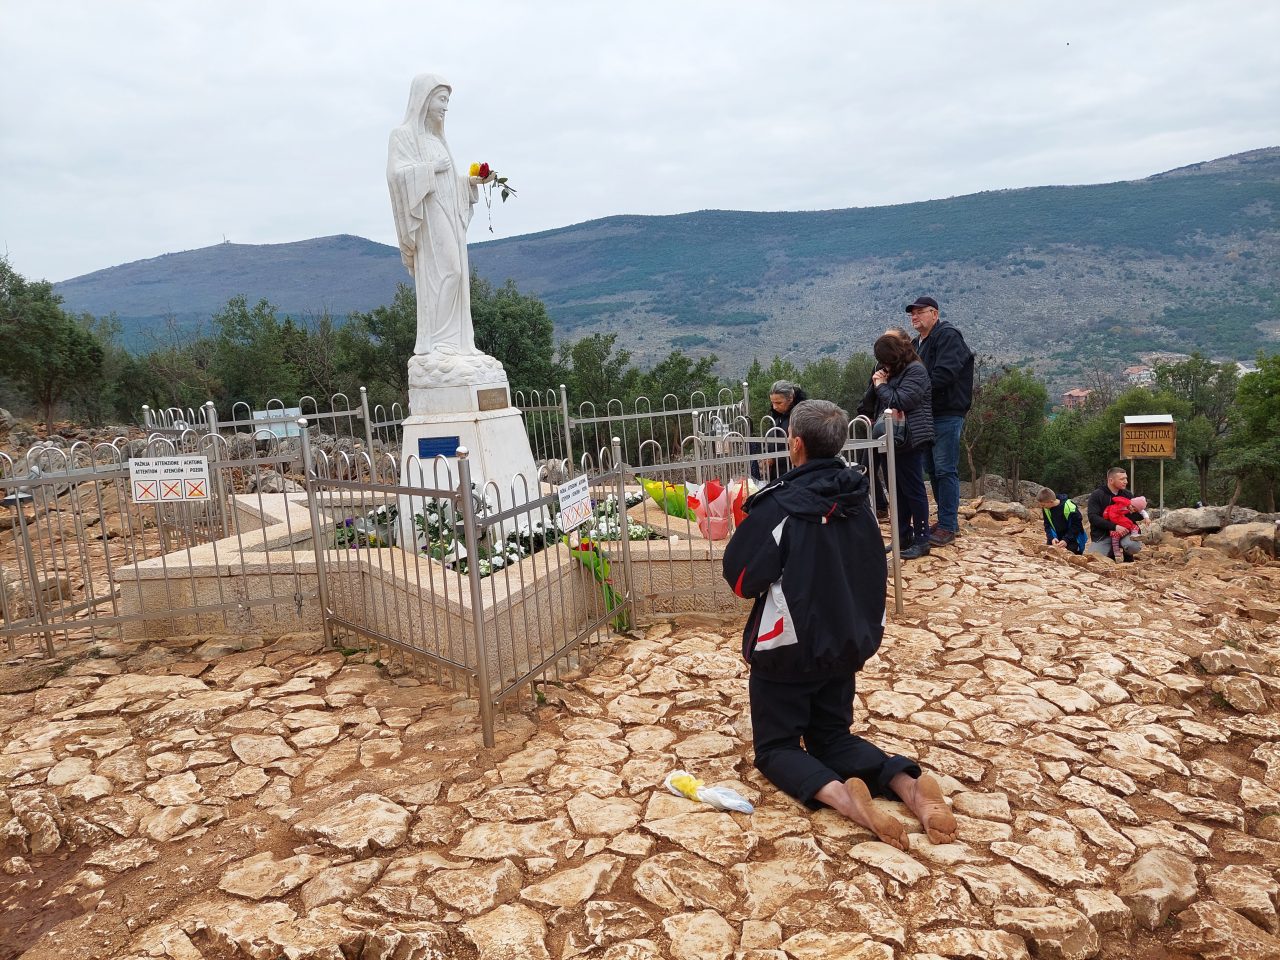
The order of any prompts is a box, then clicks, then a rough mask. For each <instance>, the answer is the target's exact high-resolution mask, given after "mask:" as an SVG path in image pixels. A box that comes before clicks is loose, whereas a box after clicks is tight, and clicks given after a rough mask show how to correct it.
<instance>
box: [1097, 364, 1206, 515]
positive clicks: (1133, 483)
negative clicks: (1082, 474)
mask: <svg viewBox="0 0 1280 960" xmlns="http://www.w3.org/2000/svg"><path fill="white" fill-rule="evenodd" d="M1152 413H1168V414H1172V416H1173V418H1174V420H1175V421H1177V422H1179V423H1182V422H1184V421H1185V420H1187V419H1188V416H1187V414H1188V405H1187V403H1186V402H1185V401H1183V400H1180V399H1178V398H1177V397H1175V396H1174V395H1173V394H1171V393H1165V392H1160V393H1152V392H1151V391H1150V390H1144V389H1142V388H1141V387H1132V388H1130V389H1128V390H1126V391H1125V392H1124V393H1122V394H1120V396H1119V397H1117V398H1116V401H1115V403H1113V404H1111V405H1110V406H1108V407H1107V408H1106V409H1105V410H1102V411H1101V412H1099V413H1098V415H1097V416H1095V417H1093V418H1092V419H1090V420H1087V421H1085V423H1084V425H1083V426H1082V428H1081V430H1080V432H1079V436H1078V440H1077V442H1078V444H1079V450H1080V453H1081V456H1082V459H1083V461H1084V463H1085V466H1086V470H1087V474H1086V477H1087V486H1088V487H1096V486H1097V485H1098V484H1099V483H1101V482H1102V479H1103V478H1104V477H1105V476H1106V472H1107V470H1108V468H1110V467H1115V466H1127V464H1122V463H1121V460H1120V425H1121V424H1122V423H1124V418H1125V417H1129V416H1139V415H1142V414H1152ZM1130 473H1131V475H1130V477H1129V481H1130V484H1129V485H1130V487H1132V488H1133V489H1134V490H1135V491H1136V492H1139V493H1145V492H1148V491H1147V490H1146V486H1147V485H1146V483H1145V481H1142V480H1140V479H1139V477H1138V476H1136V475H1134V474H1136V473H1137V469H1136V467H1135V470H1133V471H1130ZM1188 483H1189V484H1190V485H1188ZM1194 489H1195V485H1194V481H1187V480H1185V479H1184V477H1183V476H1182V475H1181V472H1180V468H1179V467H1178V466H1177V465H1175V466H1174V467H1173V469H1172V471H1170V470H1169V469H1168V467H1167V466H1166V471H1165V503H1166V505H1168V504H1181V503H1189V502H1191V501H1193V500H1195V499H1196V497H1195V496H1194V495H1193V491H1194Z"/></svg>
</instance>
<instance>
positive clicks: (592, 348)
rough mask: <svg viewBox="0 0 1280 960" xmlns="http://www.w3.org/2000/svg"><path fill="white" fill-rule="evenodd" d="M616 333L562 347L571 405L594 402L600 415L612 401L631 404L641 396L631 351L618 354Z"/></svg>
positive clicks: (638, 378)
mask: <svg viewBox="0 0 1280 960" xmlns="http://www.w3.org/2000/svg"><path fill="white" fill-rule="evenodd" d="M617 342H618V335H617V334H616V333H593V334H591V336H589V337H583V338H582V339H581V340H576V341H572V342H566V343H563V344H561V345H560V363H561V366H562V367H563V368H564V376H565V386H566V387H567V388H568V390H569V405H570V407H571V408H573V409H577V407H578V405H579V404H581V403H585V402H591V403H594V404H595V405H596V408H597V410H598V411H599V412H600V413H603V412H604V408H605V404H607V403H608V402H609V401H610V400H621V401H622V402H623V404H624V405H626V406H628V407H629V406H630V401H632V400H634V399H635V397H636V396H637V395H638V394H639V387H640V371H639V370H637V369H636V368H635V367H634V366H633V365H632V363H631V351H630V350H616V349H615V346H616V344H617Z"/></svg>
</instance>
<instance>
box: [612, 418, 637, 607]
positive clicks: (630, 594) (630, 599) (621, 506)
mask: <svg viewBox="0 0 1280 960" xmlns="http://www.w3.org/2000/svg"><path fill="white" fill-rule="evenodd" d="M612 447H613V466H614V469H616V470H617V471H618V492H617V497H618V532H619V533H620V534H621V536H622V581H623V585H622V586H623V589H622V597H623V601H622V607H623V609H624V610H626V611H627V612H628V617H627V620H626V622H627V623H629V624H631V625H632V626H634V625H635V623H636V604H635V591H634V590H633V589H632V584H633V581H632V578H631V537H630V536H629V535H628V533H627V528H628V526H629V524H628V522H627V470H626V464H624V463H623V462H622V439H621V438H620V437H614V438H613V443H612Z"/></svg>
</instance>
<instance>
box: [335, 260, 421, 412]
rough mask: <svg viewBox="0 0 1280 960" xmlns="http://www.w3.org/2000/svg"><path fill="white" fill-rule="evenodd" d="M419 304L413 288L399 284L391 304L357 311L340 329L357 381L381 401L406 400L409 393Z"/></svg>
mask: <svg viewBox="0 0 1280 960" xmlns="http://www.w3.org/2000/svg"><path fill="white" fill-rule="evenodd" d="M417 331H418V307H417V299H416V298H415V297H414V294H413V288H412V287H410V286H408V285H407V284H403V283H401V284H398V285H397V286H396V292H395V296H394V297H392V298H391V303H389V304H386V305H385V306H381V307H375V308H374V309H373V310H370V311H369V312H368V313H353V314H351V316H350V317H349V318H348V320H347V323H346V326H344V327H342V329H341V330H340V331H339V332H338V343H339V350H340V352H341V354H342V356H343V357H344V358H345V359H344V364H345V369H347V370H349V371H350V374H351V376H352V378H353V382H354V383H356V384H359V385H364V386H366V387H368V388H369V392H370V394H371V399H376V400H377V401H378V402H381V403H387V404H390V403H393V402H396V401H399V402H404V398H405V397H407V396H408V394H409V367H408V362H409V358H410V357H411V356H413V345H414V341H415V340H416V339H417V335H418V334H417Z"/></svg>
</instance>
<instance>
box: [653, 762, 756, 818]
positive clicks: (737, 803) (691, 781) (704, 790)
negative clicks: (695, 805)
mask: <svg viewBox="0 0 1280 960" xmlns="http://www.w3.org/2000/svg"><path fill="white" fill-rule="evenodd" d="M662 784H663V786H665V787H666V788H667V789H668V790H670V791H671V792H672V793H674V794H675V795H676V796H677V797H688V798H689V799H690V800H700V801H702V802H703V803H705V804H707V805H708V806H712V807H715V808H716V809H717V810H732V811H733V812H735V813H755V807H753V806H751V803H750V802H749V801H748V800H747V798H746V797H744V796H743V795H742V794H740V793H738V791H736V790H731V789H729V788H728V787H707V786H703V784H702V781H701V780H699V779H698V778H697V777H695V776H694V775H693V774H691V773H689V772H687V771H685V770H673V771H671V773H669V774H667V779H666V780H664V781H663V782H662Z"/></svg>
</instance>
